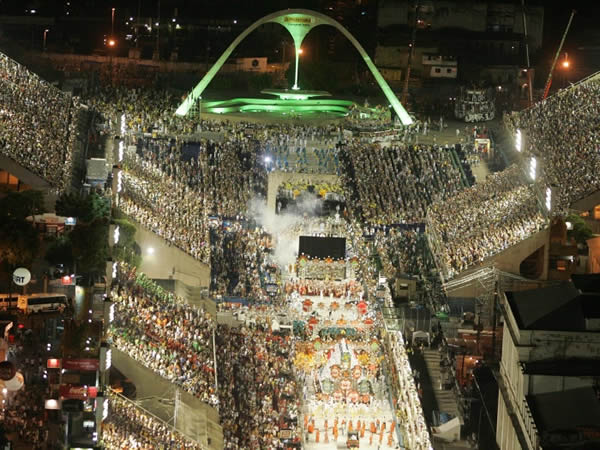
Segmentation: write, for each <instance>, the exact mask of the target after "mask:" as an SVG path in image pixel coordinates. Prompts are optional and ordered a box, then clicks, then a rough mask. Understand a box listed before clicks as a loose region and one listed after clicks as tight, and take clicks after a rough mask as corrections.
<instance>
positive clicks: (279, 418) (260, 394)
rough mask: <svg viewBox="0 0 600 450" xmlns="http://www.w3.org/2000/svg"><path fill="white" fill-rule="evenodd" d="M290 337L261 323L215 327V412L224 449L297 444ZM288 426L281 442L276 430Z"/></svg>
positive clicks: (295, 390) (296, 389)
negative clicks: (217, 408)
mask: <svg viewBox="0 0 600 450" xmlns="http://www.w3.org/2000/svg"><path fill="white" fill-rule="evenodd" d="M292 344H293V343H292V340H291V338H290V337H289V336H280V335H278V334H274V333H273V332H272V331H271V330H270V328H269V327H268V326H264V325H262V324H259V325H256V326H254V327H252V328H249V327H245V326H242V327H240V328H229V327H227V326H224V325H219V327H218V329H217V348H218V352H217V363H218V367H219V400H220V402H221V408H220V416H221V425H222V427H223V435H224V439H225V448H226V449H233V450H246V449H250V450H260V449H282V448H289V447H290V446H291V445H289V444H295V445H296V446H298V444H299V439H300V429H299V427H298V414H299V406H300V400H299V395H298V387H297V385H296V381H295V378H294V372H293V361H294V355H293V345H292ZM281 430H290V433H291V436H290V438H289V439H288V442H287V444H285V443H284V442H283V441H282V440H281V439H280V436H279V431H281Z"/></svg>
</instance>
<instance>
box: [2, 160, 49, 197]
mask: <svg viewBox="0 0 600 450" xmlns="http://www.w3.org/2000/svg"><path fill="white" fill-rule="evenodd" d="M0 168H2V169H4V170H6V171H7V172H10V173H11V174H12V175H14V176H15V177H17V178H18V179H19V180H21V181H22V182H23V183H25V184H27V185H29V186H31V188H32V189H36V190H40V191H44V190H46V189H49V188H50V183H48V182H47V181H46V180H44V179H43V178H42V177H40V176H39V175H36V174H35V173H33V172H31V171H30V170H28V169H27V168H25V167H23V166H21V165H20V164H18V163H17V162H15V161H14V160H12V159H10V158H8V157H6V156H4V155H2V154H0Z"/></svg>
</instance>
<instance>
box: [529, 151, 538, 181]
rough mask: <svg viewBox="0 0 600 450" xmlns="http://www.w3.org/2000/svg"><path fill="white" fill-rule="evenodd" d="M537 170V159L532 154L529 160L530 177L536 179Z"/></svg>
mask: <svg viewBox="0 0 600 450" xmlns="http://www.w3.org/2000/svg"><path fill="white" fill-rule="evenodd" d="M536 171H537V159H535V156H532V157H531V159H530V160H529V178H531V179H532V180H535V176H536Z"/></svg>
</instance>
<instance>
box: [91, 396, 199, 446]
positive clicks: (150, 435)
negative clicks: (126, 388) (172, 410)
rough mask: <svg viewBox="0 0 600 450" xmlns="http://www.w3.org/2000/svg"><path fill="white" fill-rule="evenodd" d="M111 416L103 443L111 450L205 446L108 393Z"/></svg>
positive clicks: (127, 401)
mask: <svg viewBox="0 0 600 450" xmlns="http://www.w3.org/2000/svg"><path fill="white" fill-rule="evenodd" d="M107 399H108V406H109V414H108V417H107V419H106V420H105V421H104V422H103V423H102V442H103V444H104V448H107V449H124V450H125V449H130V448H143V449H170V448H177V449H195V450H201V449H202V446H201V445H200V444H199V443H197V442H194V441H192V440H190V439H188V438H186V437H185V436H184V435H182V434H181V433H179V432H178V431H176V430H175V429H173V428H172V427H171V426H169V425H168V424H166V423H165V422H163V421H162V420H160V419H159V418H157V417H155V416H153V415H151V414H150V413H148V412H147V411H144V410H143V409H141V408H139V407H138V406H136V405H135V404H134V403H132V402H131V401H129V400H128V399H126V398H125V397H121V396H120V395H117V394H114V393H112V392H111V391H109V392H108V396H107Z"/></svg>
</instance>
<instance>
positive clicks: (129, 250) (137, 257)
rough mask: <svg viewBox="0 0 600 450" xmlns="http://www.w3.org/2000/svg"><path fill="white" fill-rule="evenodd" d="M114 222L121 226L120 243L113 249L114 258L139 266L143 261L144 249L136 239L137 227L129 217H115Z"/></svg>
mask: <svg viewBox="0 0 600 450" xmlns="http://www.w3.org/2000/svg"><path fill="white" fill-rule="evenodd" d="M114 223H115V225H118V226H119V243H118V244H117V245H115V246H114V247H113V249H112V256H113V259H114V260H117V261H124V262H126V263H128V264H129V265H132V266H135V267H139V266H140V264H141V263H142V251H141V249H140V246H139V245H138V243H137V242H136V241H135V232H136V231H137V228H136V227H135V225H134V224H133V223H131V222H130V221H128V220H127V219H115V220H114Z"/></svg>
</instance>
